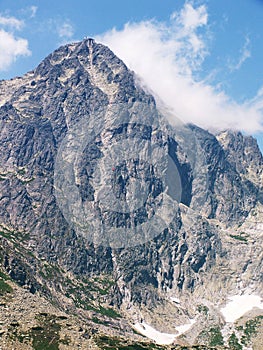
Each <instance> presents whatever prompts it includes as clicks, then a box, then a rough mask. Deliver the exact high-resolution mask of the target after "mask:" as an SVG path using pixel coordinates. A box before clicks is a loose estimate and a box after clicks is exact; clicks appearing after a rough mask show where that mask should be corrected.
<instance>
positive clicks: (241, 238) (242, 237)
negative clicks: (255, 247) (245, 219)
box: [230, 232, 248, 243]
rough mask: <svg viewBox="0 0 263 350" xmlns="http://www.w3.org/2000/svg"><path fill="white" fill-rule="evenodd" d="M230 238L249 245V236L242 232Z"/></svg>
mask: <svg viewBox="0 0 263 350" xmlns="http://www.w3.org/2000/svg"><path fill="white" fill-rule="evenodd" d="M230 237H231V238H233V239H236V240H238V241H241V242H244V243H247V238H248V235H247V234H246V233H245V232H240V233H239V234H238V235H230Z"/></svg>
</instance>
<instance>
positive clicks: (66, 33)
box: [57, 21, 74, 39]
mask: <svg viewBox="0 0 263 350" xmlns="http://www.w3.org/2000/svg"><path fill="white" fill-rule="evenodd" d="M57 32H58V36H59V37H60V38H62V39H70V38H72V37H73V35H74V28H73V26H72V24H71V23H70V22H68V21H66V22H63V23H58V24H57Z"/></svg>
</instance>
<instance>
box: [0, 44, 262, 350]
mask: <svg viewBox="0 0 263 350" xmlns="http://www.w3.org/2000/svg"><path fill="white" fill-rule="evenodd" d="M0 125H1V128H0V150H1V155H2V156H1V160H0V225H1V240H0V266H1V268H0V287H1V283H2V286H4V287H3V288H5V290H9V291H11V290H16V287H14V286H15V285H16V286H18V287H17V288H18V292H17V293H18V294H19V288H23V289H24V290H26V291H27V293H31V294H34V295H35V296H36V299H37V295H38V294H39V295H41V298H42V297H43V298H45V300H47V301H48V302H52V304H53V305H54V307H57V308H58V309H61V308H63V309H64V311H65V313H66V314H68V315H73V314H74V315H77V317H78V318H79V319H80V320H81V322H84V323H86V324H88V326H87V329H88V330H89V332H90V335H89V336H90V337H91V338H92V339H93V338H94V339H97V338H96V336H95V335H94V334H95V333H96V332H97V333H99V334H100V333H101V332H103V333H106V334H108V335H110V336H111V337H112V336H113V335H114V336H116V337H120V335H122V336H125V337H127V338H129V339H132V338H133V337H135V335H134V334H135V333H134V332H135V331H133V330H132V329H136V330H137V332H138V331H139V332H140V333H142V334H144V333H145V332H146V335H147V336H149V337H151V336H150V334H155V336H154V339H157V338H158V336H159V337H160V333H165V334H166V338H165V342H167V332H168V333H170V337H168V338H169V339H170V340H171V339H172V341H170V342H174V343H175V344H183V345H184V346H189V347H190V345H191V344H203V346H204V347H205V348H208V347H209V346H210V345H211V344H213V345H220V346H221V345H222V346H223V344H225V345H229V344H231V341H232V340H231V339H232V338H233V337H232V338H231V336H232V333H235V334H236V335H235V336H236V338H237V342H238V343H240V342H241V339H246V340H245V341H246V343H247V344H248V346H250V345H251V344H252V342H253V340H251V339H248V338H242V336H243V337H246V334H247V331H246V327H247V326H246V322H248V321H249V320H252V321H253V322H254V323H255V322H256V324H257V327H260V320H261V319H260V316H261V309H260V305H261V304H260V302H258V298H260V297H259V296H261V297H262V294H261V293H262V280H261V271H262V263H263V260H262V251H261V250H262V231H263V230H262V215H263V211H262V200H261V187H262V155H261V154H260V152H259V150H258V147H257V145H256V142H255V140H254V139H252V138H250V137H245V136H243V135H242V134H240V133H233V132H229V131H226V132H224V133H221V134H220V135H217V136H214V135H212V134H211V133H209V132H207V131H205V130H203V129H201V128H199V127H197V126H194V125H179V124H178V125H177V126H176V127H172V126H171V125H169V123H168V121H167V120H166V117H165V113H161V112H160V111H158V109H157V107H156V104H155V100H154V98H153V97H152V96H151V95H149V94H147V93H146V92H144V91H143V90H142V88H140V87H139V86H138V85H137V83H135V79H134V74H133V73H132V72H130V71H129V70H128V69H127V67H126V66H125V64H124V63H123V62H122V61H121V60H120V59H119V58H118V57H116V56H115V55H114V53H113V52H112V51H111V50H110V49H109V48H107V47H105V46H103V45H101V44H98V43H96V42H94V41H93V40H91V39H84V40H83V41H82V42H78V43H73V44H69V45H65V46H62V47H60V48H59V49H58V50H56V51H54V52H53V53H52V54H50V55H49V56H48V57H47V58H46V59H44V60H43V61H42V62H41V63H40V64H39V66H38V67H37V68H36V69H34V70H32V71H31V72H29V73H27V74H26V75H25V76H23V77H21V78H15V79H11V80H9V81H1V82H0ZM87 232H88V233H89V235H87V234H85V233H87ZM83 233H84V234H83ZM116 233H118V236H116V237H117V239H113V238H112V237H113V235H115V234H116ZM131 233H133V234H134V235H130V234H131ZM141 233H143V234H144V236H143V239H142V237H141V236H140V235H141ZM129 235H130V236H129ZM131 236H132V237H131ZM114 237H115V236H114ZM105 242H106V243H105ZM113 243H114V244H113ZM118 243H121V244H118ZM1 276H2V277H1ZM8 276H9V277H8ZM8 278H10V279H11V282H9V279H8ZM6 284H7V285H9V287H7V286H6ZM12 288H13V289H12ZM14 293H15V292H14ZM14 295H15V294H14ZM233 295H234V296H242V295H243V296H247V295H248V296H251V295H252V297H253V298H252V299H253V300H256V303H254V304H253V305H252V307H251V309H253V306H256V309H253V310H252V311H251V310H250V309H249V310H248V311H249V312H248V313H247V314H246V317H247V319H244V318H243V319H242V318H241V319H240V317H241V316H242V317H243V315H241V316H240V317H237V318H236V319H235V320H238V319H239V321H238V322H239V323H238V324H237V323H235V322H236V321H233V322H232V321H231V322H230V323H229V322H228V321H227V320H228V316H227V311H226V312H225V310H224V306H226V305H227V304H228V302H229V301H228V297H229V296H233ZM0 297H1V289H0ZM5 297H6V294H5ZM252 299H251V298H250V297H249V300H252ZM19 300H20V299H19ZM247 300H248V299H247ZM5 302H6V301H5ZM35 303H36V304H37V303H38V301H36V302H35ZM40 304H41V305H43V302H42V299H41V302H40ZM44 304H45V303H44ZM5 305H6V304H5ZM12 305H13V304H12ZM12 308H13V306H12ZM14 310H16V308H14ZM41 310H42V309H41ZM50 310H52V313H54V312H55V311H54V308H51V309H50ZM222 310H223V311H222ZM19 312H20V311H19ZM19 312H17V310H16V311H14V313H15V314H16V316H17V317H18V315H20V316H19V317H21V313H19ZM41 312H42V311H41ZM42 313H43V312H42ZM3 315H4V316H3V317H4V318H3V321H2V322H7V321H6V319H7V317H6V312H5V313H4V314H3ZM62 316H63V317H65V315H64V314H63V315H62ZM0 317H2V316H1V313H0ZM30 317H31V318H30V324H32V317H33V316H32V315H30ZM43 317H46V316H43V315H40V316H39V315H38V316H37V319H36V320H37V321H39V320H40V321H41V320H43ZM52 317H53V316H52ZM50 319H51V318H50V317H48V320H50ZM52 319H53V318H52ZM40 321H39V322H40ZM252 321H251V322H252ZM10 322H11V323H12V321H10ZM41 322H42V321H41ZM59 322H60V321H59V320H58V319H56V320H55V323H56V324H59ZM64 323H65V324H64ZM64 323H63V327H64V326H65V327H66V322H64ZM9 326H10V327H12V325H9ZM34 326H36V327H40V326H41V325H39V323H37V325H34ZM34 326H33V327H34ZM42 326H43V324H42ZM42 326H41V327H42ZM241 326H242V327H243V328H242V327H241ZM17 327H18V328H16V331H12V332H11V333H12V337H11V338H10V337H9V336H8V332H6V331H5V330H4V333H0V336H1V334H4V337H5V341H7V343H8V344H9V343H10V344H11V345H10V348H12V347H13V348H14V347H15V346H16V345H14V341H15V342H16V343H15V344H17V342H18V343H20V344H22V345H23V346H24V345H25V349H31V348H32V346H31V345H30V344H34V340H32V339H35V338H34V337H35V333H34V332H35V331H36V329H31V328H32V327H31V328H30V329H29V330H27V336H28V337H29V336H32V337H33V338H32V337H31V338H30V339H31V343H30V342H28V343H26V342H25V341H23V340H22V337H21V334H22V333H21V332H22V331H23V327H24V325H22V326H21V327H20V324H19V322H18V325H17ZM48 327H49V323H48ZM59 327H60V326H59ZM61 327H62V326H61ZM74 327H75V321H74ZM149 327H152V328H149ZM10 329H11V328H10ZM63 329H64V328H63ZM94 329H95V331H94ZM152 329H154V330H152ZM157 330H158V331H157ZM73 331H75V328H74V329H73ZM73 331H72V332H73ZM32 332H33V333H32ZM72 332H71V333H72ZM92 332H93V333H92ZM94 332H95V333H94ZM154 332H155V333H154ZM156 332H157V333H156ZM71 333H70V334H71ZM73 333H74V332H73ZM82 333H83V334H82ZM82 333H81V336H80V337H78V339H80V338H81V339H82V337H84V338H85V336H87V334H86V333H85V332H82ZM63 334H64V333H63ZM156 334H157V335H158V336H156ZM136 337H137V338H136V339H139V340H141V338H140V336H139V335H138V334H137V333H136ZM156 337H157V338H156ZM236 338H235V339H236ZM14 339H15V340H14ZM63 339H64V337H63ZM94 339H93V340H94ZM99 339H100V340H99V341H98V339H97V340H96V342H95V340H94V341H93V340H92V344H93V346H94V349H95V348H96V346H97V347H98V348H100V347H99V345H98V344H100V345H101V344H102V345H101V348H103V346H104V347H105V346H106V345H105V344H104V343H103V342H102V340H101V339H102V338H101V337H99ZM118 339H119V338H118ZM152 339H153V338H152ZM158 339H160V338H158ZM162 339H163V338H162ZM215 339H216V340H215ZM104 340H105V339H104ZM71 341H72V340H71ZM110 341H111V340H110ZM12 342H13V343H12ZM116 342H117V343H118V344H120V342H119V340H118V341H117V340H116ZM82 343H83V344H84V343H85V344H87V343H90V342H86V341H84V340H83V339H82V341H81V340H80V344H82ZM117 343H116V344H117ZM94 344H95V345H94ZM114 344H115V343H114ZM121 344H122V345H123V342H121ZM242 344H243V343H242ZM244 344H245V343H244ZM244 344H243V345H244ZM64 345H65V344H64ZM71 345H72V344H71ZM71 345H70V344H69V345H68V346H69V348H70V346H71ZM243 345H242V346H243ZM30 346H31V347H30ZM65 346H66V345H65ZM83 346H84V345H83ZM85 346H86V345H85ZM138 346H143V347H144V345H138ZM178 346H179V345H178ZM211 346H212V345H211ZM240 346H241V345H240ZM149 347H151V348H154V347H155V345H153V344H150V345H149ZM64 348H65V347H64ZM71 348H72V347H71ZM156 348H158V347H157V345H156ZM7 349H8V350H9V348H7ZM243 349H244V350H245V349H246V345H244V346H243Z"/></svg>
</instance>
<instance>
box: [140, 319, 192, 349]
mask: <svg viewBox="0 0 263 350" xmlns="http://www.w3.org/2000/svg"><path fill="white" fill-rule="evenodd" d="M195 322H196V321H195V319H190V323H186V324H184V325H181V326H177V327H175V329H176V330H177V332H178V333H177V334H169V333H161V332H159V331H157V330H156V329H154V328H153V327H151V326H149V325H147V324H146V323H145V322H142V323H136V324H135V325H134V328H135V329H136V330H137V331H138V332H140V333H141V334H142V335H144V336H145V337H147V338H149V339H152V340H154V341H155V342H156V343H157V344H159V345H170V344H173V342H174V340H175V339H176V338H177V337H179V336H180V335H181V334H183V333H185V332H186V331H188V330H189V329H190V328H191V327H192V325H193V324H194V323H195Z"/></svg>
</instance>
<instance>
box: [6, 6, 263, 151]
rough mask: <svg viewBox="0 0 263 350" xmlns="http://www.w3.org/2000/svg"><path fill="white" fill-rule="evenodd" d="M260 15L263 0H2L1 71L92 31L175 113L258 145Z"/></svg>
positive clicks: (262, 114) (9, 72)
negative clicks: (237, 131)
mask: <svg viewBox="0 0 263 350" xmlns="http://www.w3.org/2000/svg"><path fill="white" fill-rule="evenodd" d="M262 18H263V1H262V0H239V1H237V0H220V1H218V0H193V1H190V0H189V1H184V0H151V1H149V0H133V1H126V2H124V1H119V0H115V1H114V0H112V1H108V0H101V1H99V0H97V1H94V0H74V1H70V0H64V1H61V0H56V1H54V0H45V1H43V0H42V1H41V0H32V1H31V0H16V1H10V0H0V78H1V79H9V78H12V77H14V76H17V75H22V74H24V73H25V72H27V71H29V70H31V69H33V68H34V67H35V66H36V65H37V64H38V63H39V62H40V61H41V60H42V59H43V58H44V57H45V56H47V55H48V54H49V53H50V52H52V51H53V50H54V49H55V48H57V47H58V46H59V45H61V44H63V43H66V42H71V41H76V40H81V39H82V38H83V37H85V36H91V37H96V39H97V40H100V41H102V42H103V43H105V44H108V45H109V46H110V47H111V49H113V51H114V52H115V53H116V54H118V55H119V56H120V58H122V59H123V60H124V61H125V63H126V64H127V65H128V66H129V67H130V68H131V69H133V70H134V71H135V72H137V73H138V74H139V76H141V78H142V79H143V81H144V82H145V84H146V85H147V86H149V88H150V90H151V91H152V92H153V93H155V94H156V95H157V96H159V97H160V98H161V99H162V100H163V101H164V102H165V103H166V104H167V105H168V106H169V107H170V108H171V109H172V110H173V112H174V113H175V114H176V115H177V117H179V118H180V119H183V120H185V121H190V122H195V123H197V124H199V125H201V126H203V127H205V128H208V129H210V130H212V131H214V130H217V129H225V128H240V129H242V130H243V131H244V132H246V133H251V134H253V135H256V136H257V139H258V141H259V143H260V146H261V149H263V136H262V135H263V134H262V130H263V127H262V125H263V69H262V68H263V67H262V65H263V63H262V62H263V45H262V42H263V25H262ZM260 130H261V132H260Z"/></svg>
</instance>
